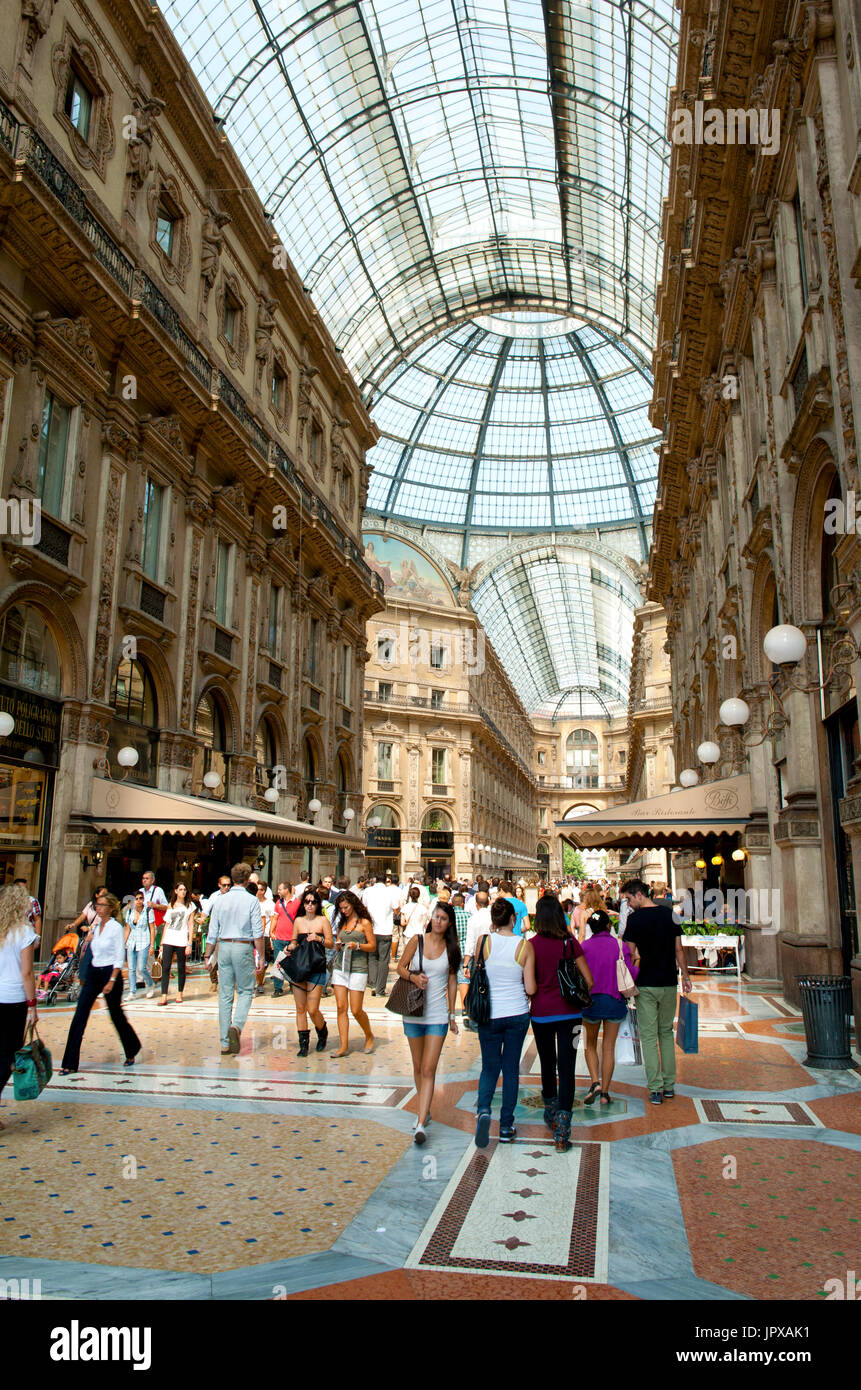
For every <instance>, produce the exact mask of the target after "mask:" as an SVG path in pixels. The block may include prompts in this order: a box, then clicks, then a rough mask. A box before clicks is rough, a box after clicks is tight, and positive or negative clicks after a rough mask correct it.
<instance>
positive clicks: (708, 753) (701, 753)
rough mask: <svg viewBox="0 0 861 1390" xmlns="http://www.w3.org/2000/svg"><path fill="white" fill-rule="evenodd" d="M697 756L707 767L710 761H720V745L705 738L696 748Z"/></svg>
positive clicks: (710, 763)
mask: <svg viewBox="0 0 861 1390" xmlns="http://www.w3.org/2000/svg"><path fill="white" fill-rule="evenodd" d="M697 757H698V758H699V760H700V762H701V763H705V764H706V766H707V767H710V766H711V765H712V763H716V762H719V761H720V745H719V744H717V743H713V742H712V741H711V739H706V740H705V742H704V743H701V744H700V746H699V748H698V749H697Z"/></svg>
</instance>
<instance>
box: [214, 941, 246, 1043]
mask: <svg viewBox="0 0 861 1390" xmlns="http://www.w3.org/2000/svg"><path fill="white" fill-rule="evenodd" d="M234 990H235V991H236V1012H235V1013H234V1012H233V994H234ZM253 998H254V947H253V945H252V944H251V942H245V941H219V943H218V1026H219V1029H220V1031H221V1046H222V1047H227V1044H228V1042H229V1041H230V1037H229V1034H228V1029H229V1028H230V1026H231V1024H233V1025H234V1026H235V1027H237V1028H238V1029H239V1031H240V1033H241V1032H242V1029H243V1028H244V1027H245V1020H246V1019H247V1017H248V1010H249V1009H250V1008H251V1000H252V999H253Z"/></svg>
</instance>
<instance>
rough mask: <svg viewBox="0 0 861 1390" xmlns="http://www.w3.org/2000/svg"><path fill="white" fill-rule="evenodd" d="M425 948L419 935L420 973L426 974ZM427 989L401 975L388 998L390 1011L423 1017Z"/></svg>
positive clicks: (409, 1016) (411, 1016)
mask: <svg viewBox="0 0 861 1390" xmlns="http://www.w3.org/2000/svg"><path fill="white" fill-rule="evenodd" d="M424 968H425V965H424V948H423V946H422V939H421V937H419V969H418V973H419V974H420V975H423V974H424ZM425 999H426V991H425V990H423V989H422V988H421V986H420V985H414V984H413V982H412V980H405V979H404V977H403V975H399V976H398V978H397V979H396V980H395V983H394V984H393V985H392V991H391V994H390V995H389V997H388V999H387V1000H386V1008H387V1009H388V1010H389V1013H393V1014H400V1015H401V1017H402V1018H421V1017H422V1015H423V1013H424V1011H425Z"/></svg>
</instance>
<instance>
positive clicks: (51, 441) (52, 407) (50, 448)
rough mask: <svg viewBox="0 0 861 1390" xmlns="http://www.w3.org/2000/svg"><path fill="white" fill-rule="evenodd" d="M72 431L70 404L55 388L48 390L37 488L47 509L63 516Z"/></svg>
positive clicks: (40, 446)
mask: <svg viewBox="0 0 861 1390" xmlns="http://www.w3.org/2000/svg"><path fill="white" fill-rule="evenodd" d="M71 433H72V410H71V407H70V406H68V405H66V404H65V403H64V402H63V401H61V400H59V399H58V398H57V397H56V396H55V395H54V393H53V391H46V392H45V400H44V404H43V405H42V429H41V433H40V436H39V464H38V470H37V476H36V491H37V493H38V494H39V497H40V498H41V499H42V506H43V507H44V508H45V511H46V512H50V514H51V515H52V516H60V515H61V514H62V510H63V498H64V493H65V488H66V460H67V457H68V453H69V441H70V438H71Z"/></svg>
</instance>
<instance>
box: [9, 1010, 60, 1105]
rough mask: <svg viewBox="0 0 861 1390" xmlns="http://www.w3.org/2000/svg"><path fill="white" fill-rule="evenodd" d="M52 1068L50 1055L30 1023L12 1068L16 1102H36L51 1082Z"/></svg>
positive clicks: (34, 1027) (33, 1024)
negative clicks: (40, 1093)
mask: <svg viewBox="0 0 861 1390" xmlns="http://www.w3.org/2000/svg"><path fill="white" fill-rule="evenodd" d="M53 1071H54V1068H53V1066H52V1065H51V1054H50V1052H49V1051H48V1049H47V1047H46V1046H45V1044H44V1043H43V1042H42V1039H41V1038H40V1037H39V1034H38V1032H37V1029H36V1025H35V1023H31V1024H30V1027H29V1028H28V1029H27V1033H26V1035H25V1039H24V1046H23V1047H19V1048H18V1051H17V1052H16V1053H15V1060H14V1063H13V1067H12V1078H13V1080H12V1085H13V1090H14V1095H15V1099H16V1100H36V1099H37V1098H38V1095H39V1092H40V1091H43V1090H44V1089H45V1087H46V1086H47V1084H48V1082H49V1081H50V1080H51V1077H52V1075H53Z"/></svg>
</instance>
